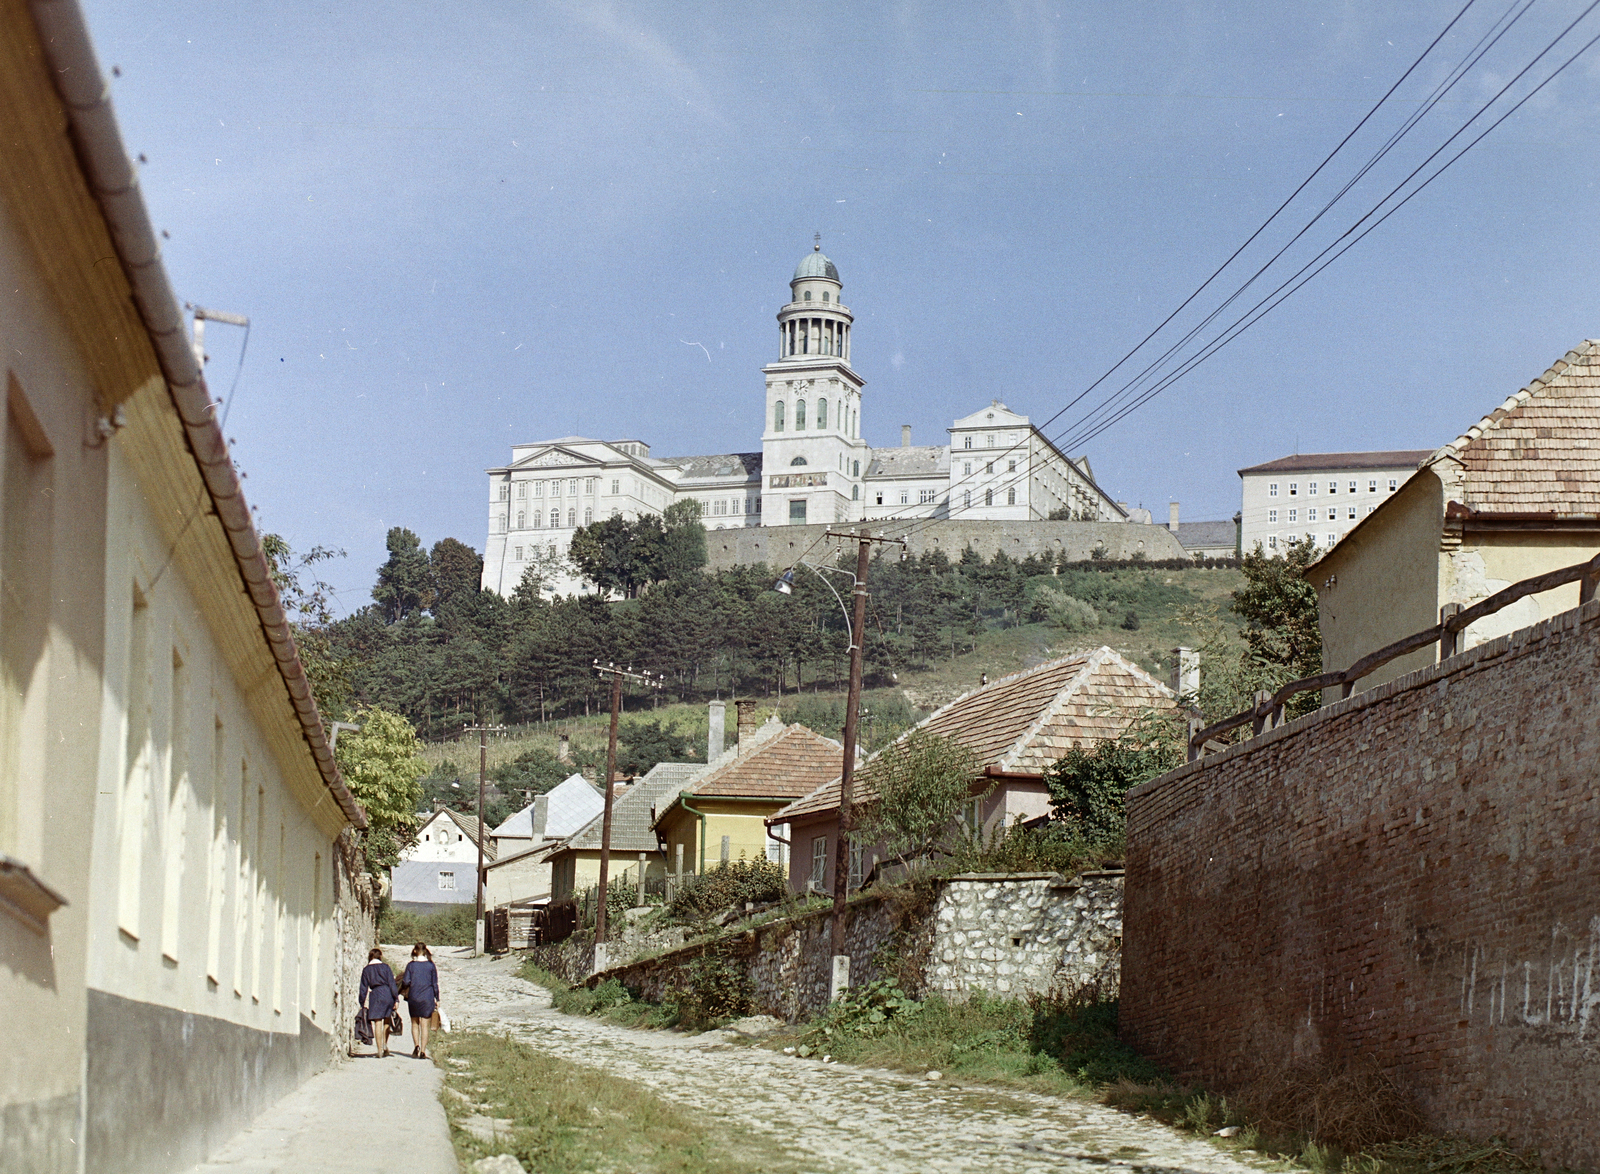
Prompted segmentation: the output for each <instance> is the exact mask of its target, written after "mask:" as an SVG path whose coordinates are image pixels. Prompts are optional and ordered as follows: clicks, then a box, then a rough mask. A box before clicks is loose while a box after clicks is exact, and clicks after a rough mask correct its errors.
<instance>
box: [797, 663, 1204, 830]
mask: <svg viewBox="0 0 1600 1174" xmlns="http://www.w3.org/2000/svg"><path fill="white" fill-rule="evenodd" d="M1175 704H1176V698H1175V697H1174V696H1173V693H1172V690H1170V689H1168V688H1167V687H1166V686H1165V685H1163V684H1162V683H1161V682H1160V681H1157V680H1156V679H1155V678H1154V677H1152V676H1150V675H1149V674H1148V673H1146V672H1145V671H1144V670H1143V669H1141V668H1139V667H1138V666H1137V665H1134V664H1132V663H1130V662H1129V661H1126V660H1124V659H1123V658H1122V657H1121V656H1119V655H1118V654H1117V653H1116V652H1114V651H1112V650H1111V649H1110V648H1104V647H1102V648H1098V649H1096V650H1095V651H1093V652H1080V653H1076V654H1074V655H1072V656H1068V657H1063V658H1062V659H1060V660H1053V661H1049V662H1047V663H1045V664H1042V665H1039V666H1037V667H1036V668H1032V669H1028V670H1026V671H1025V672H1020V673H1015V674H1013V675H1011V676H1009V677H1002V678H1001V679H1000V680H998V681H991V682H990V683H989V684H987V685H983V686H981V687H979V688H977V689H974V690H973V691H972V692H970V693H966V694H964V695H962V696H961V697H958V698H956V699H955V700H954V701H952V702H951V703H950V704H949V705H946V706H945V707H944V708H942V709H939V710H936V711H935V712H934V713H932V714H930V715H929V716H928V717H927V718H926V719H924V720H923V721H922V722H921V723H919V724H918V725H917V727H916V728H917V729H918V730H926V731H928V732H930V733H934V734H939V735H941V736H943V737H948V738H953V739H955V740H956V741H958V742H960V743H962V744H963V745H965V746H966V747H968V748H969V749H970V750H971V751H972V752H973V753H974V755H976V757H977V759H978V765H979V766H980V767H982V768H985V769H989V768H993V769H994V770H996V771H1000V772H1004V773H1006V774H1023V775H1042V774H1043V773H1044V772H1045V770H1046V769H1047V768H1048V767H1049V766H1050V764H1051V763H1053V762H1055V761H1056V759H1058V758H1060V757H1061V756H1062V755H1064V754H1066V753H1067V751H1069V750H1071V749H1072V747H1073V746H1074V745H1083V746H1085V747H1090V746H1096V745H1098V744H1099V743H1101V742H1103V741H1109V740H1110V739H1113V738H1116V737H1117V736H1118V735H1119V734H1121V733H1122V731H1123V730H1125V729H1127V727H1128V726H1129V725H1130V724H1131V723H1132V722H1133V721H1134V720H1135V719H1136V718H1137V717H1139V715H1140V714H1142V713H1144V712H1145V711H1147V710H1151V709H1170V708H1172V707H1173V706H1174V705H1175ZM904 736H905V735H902V737H904ZM859 798H860V799H861V800H866V799H870V798H872V795H871V793H870V792H869V791H867V790H866V789H865V788H862V793H861V794H860V795H859ZM838 805H839V777H838V770H837V769H835V771H834V774H833V777H832V778H830V779H828V780H827V781H826V782H825V783H824V784H823V785H821V786H820V787H818V788H817V789H816V790H814V791H812V792H811V793H810V794H808V795H806V796H805V798H803V799H801V800H799V801H798V802H795V803H791V804H789V806H787V807H785V808H784V809H783V810H781V811H779V812H778V813H777V814H776V815H774V816H772V818H771V820H770V821H769V822H772V823H783V822H786V821H787V820H789V819H791V818H794V817H798V816H803V815H811V814H816V813H819V812H826V811H832V810H833V809H834V808H836V807H837V806H838Z"/></svg>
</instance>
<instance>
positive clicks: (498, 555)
mask: <svg viewBox="0 0 1600 1174" xmlns="http://www.w3.org/2000/svg"><path fill="white" fill-rule="evenodd" d="M843 290H844V287H843V283H842V281H841V279H840V277H839V270H838V267H837V266H836V265H834V263H833V262H832V261H830V260H829V259H828V258H827V257H825V256H823V254H822V252H821V249H820V246H819V247H818V248H816V249H814V250H813V251H812V252H810V253H807V254H806V255H805V256H804V257H802V258H801V259H800V264H799V265H798V266H796V268H795V272H794V277H793V278H792V279H791V280H790V282H789V295H788V300H787V301H786V302H785V303H784V304H783V306H782V307H780V309H779V310H778V357H777V358H776V359H774V360H773V361H772V362H771V363H769V364H767V365H766V366H765V367H763V368H762V369H761V374H762V377H763V379H764V382H765V398H764V401H763V407H762V411H763V416H762V420H763V423H762V433H761V449H760V451H759V452H742V453H723V454H716V455H711V456H689V457H652V456H651V455H650V447H649V445H647V444H645V443H644V442H643V441H640V440H613V441H602V440H595V439H591V438H589V437H582V436H565V437H561V438H559V439H556V440H544V441H538V442H536V443H531V444H518V445H514V446H512V449H511V460H510V461H509V462H508V463H507V464H504V465H500V466H497V467H495V468H492V469H488V470H486V473H487V475H488V478H489V485H488V510H489V517H488V535H487V539H486V541H485V543H484V560H483V585H484V587H486V588H488V589H490V590H493V591H497V592H499V593H501V594H502V595H505V594H510V593H511V592H512V591H514V590H515V589H516V588H517V585H518V584H519V583H520V582H521V581H522V579H523V576H524V574H525V573H526V572H527V571H528V570H529V568H531V567H537V568H538V569H539V570H540V572H541V574H542V575H543V582H544V587H545V589H547V590H552V591H558V592H572V591H577V590H580V589H582V587H583V583H582V582H581V580H580V579H579V578H578V577H577V575H576V573H575V572H574V570H573V569H572V568H571V566H570V565H567V564H566V562H565V557H566V553H567V551H568V549H569V548H570V544H571V540H572V534H573V531H574V530H576V529H577V528H578V527H579V526H584V525H588V524H589V523H591V522H594V521H597V520H599V519H601V518H605V517H610V516H613V515H616V516H621V517H625V518H636V517H639V516H641V515H643V514H659V513H661V512H662V511H664V510H665V509H666V508H667V507H668V506H670V505H672V504H674V503H676V502H681V501H691V502H694V503H695V504H696V506H697V507H698V508H699V511H700V515H701V517H702V518H703V519H704V520H705V525H706V528H707V529H708V530H721V529H729V528H736V527H745V526H762V525H766V526H789V525H815V524H817V523H823V524H830V525H831V524H833V523H835V522H858V521H863V520H884V519H891V518H955V519H966V520H970V521H980V522H997V523H1003V522H1008V521H1038V520H1043V519H1047V518H1049V517H1051V515H1052V514H1054V515H1056V516H1058V517H1059V516H1062V515H1066V516H1069V517H1071V518H1074V519H1078V520H1082V521H1092V522H1124V521H1129V520H1130V515H1129V512H1128V511H1127V510H1125V509H1124V508H1122V507H1120V506H1119V505H1118V504H1117V503H1116V502H1115V501H1113V500H1112V499H1111V498H1110V496H1108V495H1107V494H1106V493H1105V492H1104V491H1103V490H1101V489H1100V487H1099V486H1098V485H1097V484H1096V483H1095V480H1094V474H1093V472H1092V471H1091V470H1090V468H1089V462H1088V459H1087V458H1084V457H1080V458H1078V459H1077V460H1072V459H1069V458H1068V457H1067V456H1066V455H1065V454H1064V453H1062V452H1060V451H1059V450H1058V449H1057V448H1056V447H1055V445H1054V444H1052V443H1051V442H1050V440H1049V439H1048V438H1047V437H1045V435H1044V434H1043V433H1042V432H1040V431H1039V429H1038V428H1036V427H1034V426H1033V424H1032V423H1031V421H1030V420H1029V419H1028V417H1027V416H1024V415H1021V414H1019V413H1017V412H1014V411H1012V410H1011V409H1010V408H1008V407H1006V405H1005V404H1003V403H1001V402H1000V401H999V400H993V401H991V402H990V404H989V405H988V406H987V407H985V408H980V409H979V410H978V411H976V412H973V413H972V414H971V415H968V416H964V417H962V418H961V419H959V420H956V421H954V422H953V423H952V424H951V425H950V426H949V427H948V428H947V429H946V431H947V433H948V434H949V443H947V444H939V445H930V446H917V447H913V446H912V445H911V426H910V425H903V426H902V428H901V445H900V447H899V448H872V447H871V446H869V445H868V444H867V442H866V441H864V440H863V439H862V438H861V411H862V397H863V389H864V388H865V386H866V381H865V380H864V379H863V378H862V376H861V375H860V374H859V373H858V372H857V371H856V370H855V368H854V367H853V366H852V364H851V355H852V352H853V341H854V340H853V334H854V315H853V314H852V313H851V311H850V310H849V308H848V307H846V306H845V304H844V302H843V296H842V295H843ZM1143 520H1144V521H1146V522H1148V521H1149V518H1148V516H1146V517H1144V518H1143Z"/></svg>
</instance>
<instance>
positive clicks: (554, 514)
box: [550, 510, 561, 530]
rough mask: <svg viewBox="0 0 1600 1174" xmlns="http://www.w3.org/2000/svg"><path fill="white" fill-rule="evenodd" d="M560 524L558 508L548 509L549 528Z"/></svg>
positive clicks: (553, 528) (556, 527)
mask: <svg viewBox="0 0 1600 1174" xmlns="http://www.w3.org/2000/svg"><path fill="white" fill-rule="evenodd" d="M560 525H561V511H560V510H551V511H550V529H552V530H555V529H558V528H559V527H560Z"/></svg>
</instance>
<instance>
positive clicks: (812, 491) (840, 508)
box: [761, 235, 870, 526]
mask: <svg viewBox="0 0 1600 1174" xmlns="http://www.w3.org/2000/svg"><path fill="white" fill-rule="evenodd" d="M843 289H844V286H843V283H842V282H841V281H840V280H839V270H838V268H837V267H836V266H835V265H834V263H833V262H832V261H830V260H828V258H827V257H826V256H824V255H823V252H822V237H821V236H820V235H818V236H817V237H816V241H815V244H814V245H813V247H812V250H811V252H809V253H807V254H806V255H805V256H804V257H802V258H800V264H798V265H796V266H795V270H794V278H793V279H792V280H791V281H790V282H789V301H788V303H787V304H785V305H784V306H783V307H782V308H781V309H779V311H778V358H777V361H776V362H773V363H769V364H768V365H767V366H765V367H763V368H762V369H761V372H762V374H763V375H765V376H766V379H767V405H766V409H767V416H766V426H765V428H764V429H763V431H762V434H761V454H762V455H761V471H762V479H763V481H764V482H765V484H764V485H763V486H762V490H761V495H762V504H761V518H762V523H763V524H764V525H767V526H789V525H814V524H816V523H819V522H820V523H834V522H854V521H857V520H858V519H860V517H861V516H862V508H863V498H864V496H865V494H864V492H863V490H862V480H861V478H862V475H863V474H864V473H865V472H866V471H867V469H866V466H867V461H868V459H869V455H870V454H869V452H868V448H867V445H866V442H865V441H863V440H862V439H861V389H862V387H863V386H865V383H866V381H865V380H863V379H862V378H861V376H859V375H857V374H856V373H855V371H854V370H852V369H851V366H850V348H851V329H852V326H853V325H854V322H855V318H854V316H853V315H852V314H851V313H850V311H849V310H848V309H847V308H846V307H845V305H844V302H843V301H842V300H841V297H840V295H841V293H842V292H843Z"/></svg>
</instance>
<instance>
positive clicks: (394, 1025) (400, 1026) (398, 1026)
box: [389, 1010, 406, 1035]
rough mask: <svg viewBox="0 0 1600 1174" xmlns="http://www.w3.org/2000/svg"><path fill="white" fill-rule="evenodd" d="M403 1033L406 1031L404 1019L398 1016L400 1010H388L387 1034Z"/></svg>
mask: <svg viewBox="0 0 1600 1174" xmlns="http://www.w3.org/2000/svg"><path fill="white" fill-rule="evenodd" d="M405 1033H406V1023H405V1020H403V1019H401V1018H400V1012H399V1011H398V1010H394V1011H390V1012H389V1034H390V1035H404V1034H405Z"/></svg>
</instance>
